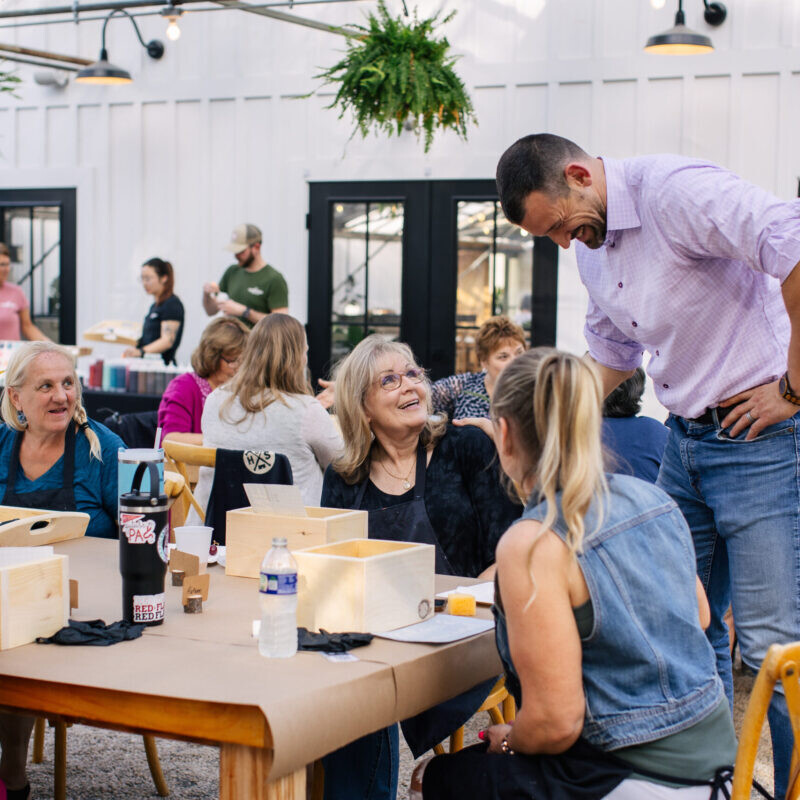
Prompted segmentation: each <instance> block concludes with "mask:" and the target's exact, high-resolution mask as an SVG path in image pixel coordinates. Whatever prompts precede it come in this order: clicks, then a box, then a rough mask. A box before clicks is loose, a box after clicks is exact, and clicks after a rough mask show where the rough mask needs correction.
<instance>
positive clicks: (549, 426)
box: [492, 347, 608, 563]
mask: <svg viewBox="0 0 800 800" xmlns="http://www.w3.org/2000/svg"><path fill="white" fill-rule="evenodd" d="M602 406H603V393H602V387H601V384H600V378H599V376H598V374H597V371H596V370H595V368H594V367H593V366H592V365H591V364H590V363H589V362H588V361H585V360H584V359H582V358H580V357H578V356H574V355H572V354H570V353H564V352H561V351H559V350H554V349H553V348H549V347H537V348H535V349H533V350H528V351H527V352H526V353H523V354H522V355H520V356H517V358H516V359H514V361H512V362H511V363H510V364H509V365H508V366H507V367H506V368H505V369H504V370H503V372H502V373H501V374H500V377H499V378H498V379H497V385H496V387H495V390H494V396H493V398H492V418H493V419H495V420H497V419H501V418H502V419H505V420H506V421H507V422H508V424H509V426H510V428H511V435H512V436H513V438H514V440H515V442H516V443H517V445H518V446H519V447H520V449H521V451H522V452H525V453H527V454H528V457H529V459H530V466H529V470H528V476H530V475H533V476H535V478H536V485H535V488H534V492H533V495H535V496H536V498H537V499H538V501H539V502H541V501H542V500H544V501H546V502H547V514H546V515H545V518H544V519H543V520H542V532H545V531H547V530H548V529H550V528H551V526H552V525H553V522H554V521H555V519H556V516H557V514H558V511H559V508H558V505H557V503H556V494H557V493H558V492H561V514H562V516H563V518H564V522H565V524H566V526H567V537H566V538H567V547H568V548H569V549H570V551H571V552H572V554H573V556H574V555H577V554H578V553H579V552H581V549H582V547H583V538H584V535H585V532H586V531H585V517H586V514H587V512H588V510H589V507H590V505H591V504H592V503H593V502H595V503H597V508H598V510H599V514H598V524H599V520H600V519H601V518H602V509H603V503H604V499H605V496H606V494H607V492H608V484H607V482H606V477H605V471H604V456H603V445H602V440H601V428H602V416H601V409H602ZM515 487H516V484H515ZM516 488H517V490H518V492H519V489H518V487H516ZM521 499H522V500H523V501H529V500H530V499H531V498H529V497H522V498H521ZM537 541H538V539H537ZM535 546H536V543H535V542H534V544H533V546H532V547H531V553H530V556H529V559H530V558H532V557H533V548H534V547H535ZM529 563H530V561H529Z"/></svg>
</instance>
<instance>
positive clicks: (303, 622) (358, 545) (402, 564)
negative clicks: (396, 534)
mask: <svg viewBox="0 0 800 800" xmlns="http://www.w3.org/2000/svg"><path fill="white" fill-rule="evenodd" d="M293 555H294V557H295V560H296V561H297V576H298V586H299V589H298V596H297V624H298V625H299V626H301V627H304V628H308V629H309V630H313V631H317V630H319V629H320V628H324V629H325V630H326V631H330V632H331V633H343V632H345V631H350V632H358V633H378V632H382V631H389V630H393V629H394V628H402V627H403V626H405V625H411V624H412V623H414V622H420V621H421V620H424V619H427V618H428V617H430V616H431V615H432V614H433V598H434V594H435V590H434V578H435V576H434V566H435V549H434V547H433V545H430V544H414V543H410V542H388V541H383V540H381V539H351V540H349V541H345V542H338V543H337V544H327V545H321V546H319V547H309V548H306V549H305V550H297V551H295V552H294V553H293Z"/></svg>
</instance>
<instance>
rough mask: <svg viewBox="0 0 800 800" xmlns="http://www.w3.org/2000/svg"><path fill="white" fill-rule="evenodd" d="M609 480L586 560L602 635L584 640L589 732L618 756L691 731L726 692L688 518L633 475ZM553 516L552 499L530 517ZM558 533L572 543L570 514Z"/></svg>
mask: <svg viewBox="0 0 800 800" xmlns="http://www.w3.org/2000/svg"><path fill="white" fill-rule="evenodd" d="M607 477H608V482H609V494H608V496H607V497H606V499H605V503H604V512H605V513H604V515H603V518H602V521H601V524H600V526H599V528H597V504H596V503H593V504H592V507H591V508H590V509H589V513H588V514H587V516H586V520H585V523H586V534H585V536H584V540H583V552H582V553H580V554H579V555H578V564H579V565H580V568H581V570H582V572H583V576H584V578H585V580H586V584H587V586H588V587H589V594H590V596H591V601H592V606H593V610H594V625H593V628H592V631H591V633H590V634H589V636H588V637H587V638H586V639H582V640H581V645H582V649H583V689H584V693H585V696H586V713H585V719H584V725H583V731H582V734H581V735H582V736H583V738H584V739H587V740H588V741H589V742H591V743H592V744H593V745H595V746H596V747H599V748H600V749H602V750H616V749H619V748H621V747H628V746H630V745H636V744H642V743H644V742H651V741H655V740H656V739H661V738H663V737H665V736H668V735H670V734H672V733H677V732H679V731H682V730H685V729H686V728H690V727H691V726H692V725H694V724H695V723H696V722H699V721H700V720H701V719H703V718H704V717H705V716H707V715H708V714H709V713H711V711H713V710H714V708H716V706H717V704H718V703H719V702H720V701H721V700H722V698H723V696H724V692H723V688H722V682H721V681H720V679H719V677H718V676H717V669H716V660H715V657H714V651H713V650H712V649H711V645H710V644H709V643H708V640H707V639H706V636H705V634H704V633H703V631H702V629H701V628H700V625H699V622H698V614H697V601H696V595H695V555H694V546H693V544H692V538H691V534H690V533H689V528H688V526H687V525H686V521H685V520H684V518H683V515H682V514H681V512H680V511H679V510H678V507H677V506H676V505H675V503H674V502H673V501H672V500H671V499H670V498H669V496H668V495H666V494H665V493H664V492H663V491H661V489H658V488H656V487H655V486H653V485H651V484H649V483H645V482H644V481H641V480H638V479H637V478H632V477H629V476H626V475H609V476H607ZM557 502H558V503H559V507H560V495H559V496H558V498H557ZM546 513H547V503H546V502H542V503H540V504H538V505H530V504H529V505H528V507H527V508H526V509H525V512H524V513H523V514H522V519H535V520H539V521H541V520H542V519H544V517H545V514H546ZM596 528H597V530H595V529H596ZM553 531H554V532H555V533H556V534H557V535H558V536H559V537H560V538H561V539H562V540H566V526H565V524H564V520H563V517H562V516H561V513H560V508H559V516H558V517H557V519H556V521H555V523H554V524H553ZM500 590H501V592H502V584H501V585H500ZM533 602H534V603H535V602H536V600H534V601H533ZM495 613H496V616H497V632H496V637H497V648H498V650H499V652H500V657H501V659H502V660H503V664H504V666H505V668H506V672H507V674H508V676H509V678H510V682H509V685H510V687H513V688H514V689H518V688H519V684H518V678H517V675H516V672H515V670H514V665H513V663H512V661H511V656H510V650H509V646H508V633H507V630H506V622H505V618H504V615H503V613H502V611H501V610H499V609H496V610H495ZM515 684H516V685H515ZM520 700H522V701H523V702H524V698H519V697H518V698H517V701H518V702H519V701H520Z"/></svg>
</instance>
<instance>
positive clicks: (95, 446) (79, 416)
mask: <svg viewBox="0 0 800 800" xmlns="http://www.w3.org/2000/svg"><path fill="white" fill-rule="evenodd" d="M45 353H56V354H57V355H60V356H63V357H64V359H65V360H66V361H67V362H68V363H69V365H70V367H72V379H73V381H74V384H75V411H74V413H73V414H72V419H73V420H74V421H75V422H76V423H77V424H78V425H84V423H87V424H86V425H85V427H82V428H81V430H83V433H84V435H85V436H86V438H87V439H88V440H89V452H90V457H91V458H96V459H97V460H98V461H102V460H103V456H102V450H101V448H100V440H99V439H98V438H97V434H96V433H95V432H94V431H93V430H92V429H91V428H90V427H89V426H88V417H87V416H86V409H85V408H84V407H83V403H82V402H81V398H82V393H81V382H80V381H79V380H78V373H77V372H76V370H75V358H74V357H73V355H72V353H71V352H70V351H69V350H67V348H66V347H62V346H61V345H60V344H55V343H54V342H26V343H25V344H24V345H22V347H19V348H17V349H16V350H15V351H14V353H13V354H12V356H11V358H10V359H9V362H8V368H7V369H6V376H5V377H6V391H5V392H3V402H2V405H0V413H2V415H3V420H4V421H5V423H6V425H8V427H9V428H13V429H14V430H15V431H24V430H26V428H27V427H28V425H27V423H22V422H20V421H19V417H18V414H17V409H16V408H15V406H14V404H13V403H12V402H11V397H10V394H9V392H8V389H9V388H11V389H16V390H17V391H19V390H20V389H21V388H22V387H23V386H24V385H25V380H26V378H27V375H28V369H29V368H30V366H31V364H33V362H34V361H35V360H36V359H37V358H38V357H39V356H41V355H44V354H45Z"/></svg>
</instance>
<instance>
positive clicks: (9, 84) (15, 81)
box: [0, 58, 22, 97]
mask: <svg viewBox="0 0 800 800" xmlns="http://www.w3.org/2000/svg"><path fill="white" fill-rule="evenodd" d="M5 63H6V60H5V59H4V58H0V92H8V93H9V94H10V95H11V96H12V97H17V93H16V90H17V87H18V86H19V84H20V83H22V79H21V78H20V77H19V76H18V75H17V74H16V73H14V72H12V71H11V70H4V69H2V65H3V64H5Z"/></svg>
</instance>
